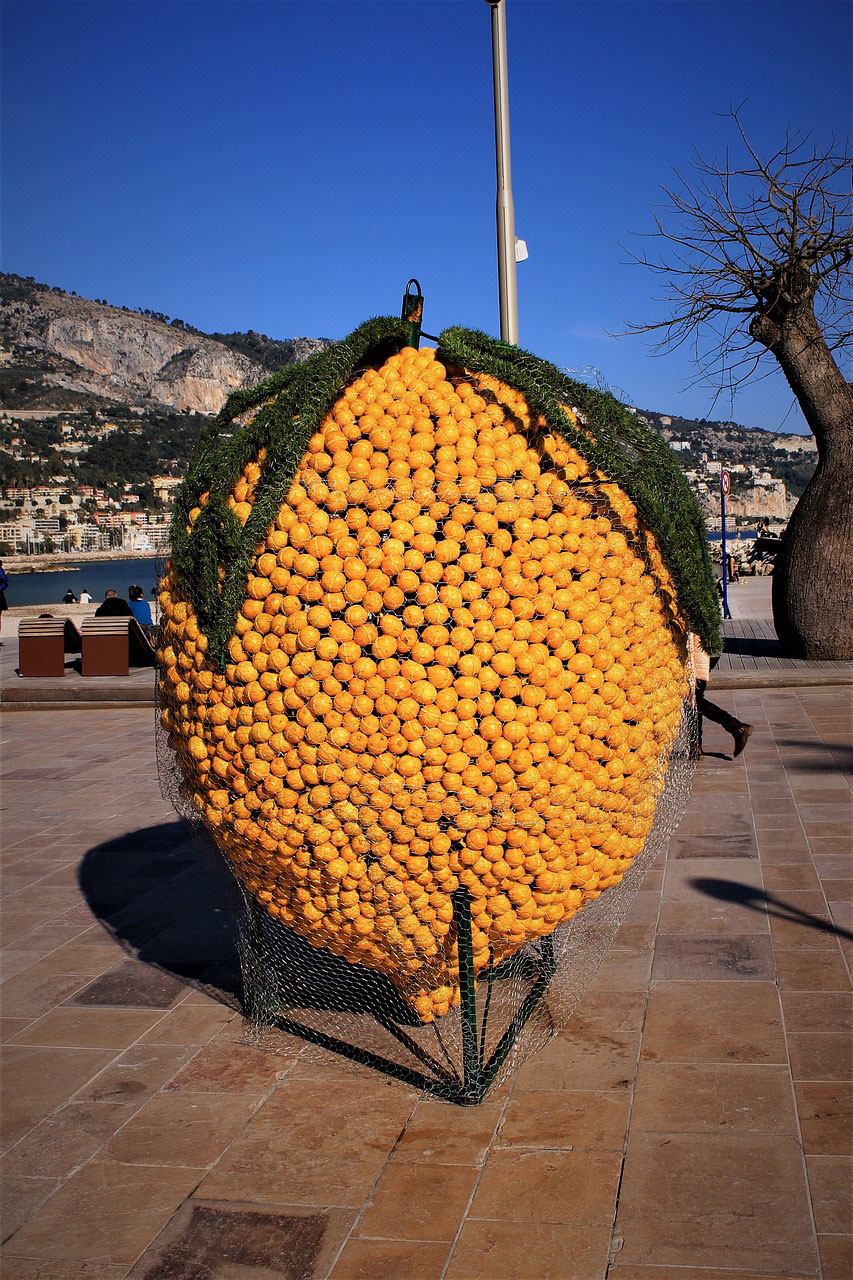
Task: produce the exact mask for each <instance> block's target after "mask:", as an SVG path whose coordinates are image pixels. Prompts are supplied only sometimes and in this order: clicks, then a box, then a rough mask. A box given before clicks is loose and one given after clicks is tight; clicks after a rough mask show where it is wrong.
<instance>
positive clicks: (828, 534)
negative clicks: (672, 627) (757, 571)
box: [750, 299, 853, 659]
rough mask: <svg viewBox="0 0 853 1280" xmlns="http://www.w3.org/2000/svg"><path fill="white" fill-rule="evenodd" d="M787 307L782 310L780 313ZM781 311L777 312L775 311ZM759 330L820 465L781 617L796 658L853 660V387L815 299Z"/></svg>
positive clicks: (791, 559) (796, 519) (777, 584)
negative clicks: (831, 345) (822, 325)
mask: <svg viewBox="0 0 853 1280" xmlns="http://www.w3.org/2000/svg"><path fill="white" fill-rule="evenodd" d="M780 311H781V314H780ZM774 313H775V314H774ZM750 332H751V333H752V336H753V337H754V338H755V339H756V340H757V341H759V342H762V343H763V344H764V346H766V347H768V349H769V350H770V351H772V353H773V355H775V357H776V359H777V360H778V361H779V364H780V366H781V368H782V371H783V373H784V374H785V377H786V378H787V380H788V383H789V384H790V386H791V389H792V391H793V392H794V394H795V396H796V397H797V400H798V401H799V403H800V406H801V408H802V410H803V414H804V416H805V419H806V422H807V423H808V424H809V426H810V428H811V430H812V431H813V432H814V436H815V440H816V442H817V449H818V465H817V470H816V471H815V473H814V475H813V476H812V479H811V481H810V482H809V484H808V487H807V488H806V491H805V493H804V494H803V496H802V497H801V498H800V501H799V502H798V504H797V507H796V509H795V511H794V514H793V515H792V516H791V519H790V521H789V522H788V528H787V529H786V531H785V534H784V537H783V539H782V546H781V548H780V551H779V554H778V555H777V557H776V566H775V568H774V571H773V622H774V626H775V628H776V634H777V635H778V637H779V640H780V643H781V645H782V649H783V652H784V653H785V654H786V656H788V657H792V658H814V659H827V658H830V659H831V658H847V659H850V658H853V387H851V386H850V384H849V383H847V382H845V380H844V378H843V376H842V374H841V371H840V369H839V368H838V365H837V364H836V363H835V360H834V359H833V356H832V353H831V352H830V350H829V348H828V347H827V345H826V342H825V341H824V339H823V335H822V334H821V332H820V329H819V327H818V324H817V321H816V319H815V315H814V309H813V306H812V303H811V300H810V299H809V301H808V302H807V303H805V304H801V305H800V306H799V307H797V308H796V309H791V310H790V311H788V312H787V313H785V311H784V310H782V309H781V308H779V307H778V306H777V307H774V308H773V310H772V311H770V312H768V313H766V314H763V315H758V316H756V317H755V318H754V319H753V321H752V325H751V326H750Z"/></svg>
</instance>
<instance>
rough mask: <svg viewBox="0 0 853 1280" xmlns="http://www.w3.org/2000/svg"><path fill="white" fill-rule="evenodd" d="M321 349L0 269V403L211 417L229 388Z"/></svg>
mask: <svg viewBox="0 0 853 1280" xmlns="http://www.w3.org/2000/svg"><path fill="white" fill-rule="evenodd" d="M326 345H328V344H327V343H326V342H325V341H324V340H323V339H317V338H290V339H287V340H286V341H281V342H278V341H275V340H273V339H272V338H268V337H266V336H265V335H264V334H258V333H253V332H252V331H250V332H249V333H214V334H206V333H202V331H201V330H200V329H196V328H194V327H193V326H191V325H187V324H186V323H185V322H184V321H182V320H170V319H169V317H168V316H164V315H162V314H160V313H156V312H143V313H140V312H138V311H130V310H128V309H126V308H124V307H113V306H110V305H109V304H108V303H106V302H97V301H95V302H93V301H90V300H89V299H88V298H78V297H77V296H76V294H68V293H65V292H63V290H61V289H56V288H51V287H50V286H48V285H44V284H38V283H37V282H36V281H35V280H33V279H32V278H30V277H28V278H26V279H24V278H22V277H21V276H14V275H0V346H2V348H3V350H4V364H3V366H2V369H1V370H0V409H3V408H6V409H10V410H12V409H50V408H55V409H73V408H82V407H94V404H93V399H94V400H95V401H101V402H103V401H106V402H108V403H110V404H113V405H124V406H126V407H128V408H130V407H135V408H142V409H157V408H163V409H171V410H177V411H178V412H189V413H205V414H207V413H215V412H217V410H219V409H220V408H221V407H222V405H223V404H224V402H225V399H226V397H227V396H228V394H229V392H231V391H234V390H236V389H237V388H239V387H246V386H251V385H252V384H254V383H256V382H259V381H260V380H261V379H262V378H264V377H266V376H267V375H268V374H269V373H270V372H272V371H273V370H274V369H278V368H281V367H282V366H283V365H288V364H293V363H294V362H295V361H297V360H302V359H304V358H305V356H307V355H310V354H311V352H312V351H316V350H318V349H320V348H322V347H324V346H326Z"/></svg>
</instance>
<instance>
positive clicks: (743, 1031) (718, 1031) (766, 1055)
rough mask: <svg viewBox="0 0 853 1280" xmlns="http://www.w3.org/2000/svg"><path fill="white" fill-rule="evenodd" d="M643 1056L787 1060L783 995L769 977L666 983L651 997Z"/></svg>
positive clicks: (674, 1059) (648, 1058) (691, 1059)
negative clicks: (763, 979) (782, 1006)
mask: <svg viewBox="0 0 853 1280" xmlns="http://www.w3.org/2000/svg"><path fill="white" fill-rule="evenodd" d="M642 1057H643V1059H644V1061H650V1062H655V1061H670V1062H753V1063H779V1064H784V1063H785V1062H786V1061H787V1055H786V1050H785V1037H784V1032H783V1027H782V1016H781V1010H780V1008H779V998H778V994H777V991H776V987H775V985H773V984H772V983H769V982H715V983H706V982H666V983H660V984H659V985H658V986H656V987H655V988H654V989H653V990H652V993H651V996H650V997H649V1009H648V1014H647V1017H646V1026H645V1033H644V1036H643V1050H642Z"/></svg>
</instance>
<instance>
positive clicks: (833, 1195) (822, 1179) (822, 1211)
mask: <svg viewBox="0 0 853 1280" xmlns="http://www.w3.org/2000/svg"><path fill="white" fill-rule="evenodd" d="M806 1170H807V1172H808V1178H809V1188H810V1190H811V1197H812V1208H813V1210H814V1216H815V1225H816V1226H817V1229H818V1231H819V1232H821V1233H824V1234H832V1235H844V1234H848V1233H849V1232H850V1230H851V1228H853V1156H808V1157H807V1159H806Z"/></svg>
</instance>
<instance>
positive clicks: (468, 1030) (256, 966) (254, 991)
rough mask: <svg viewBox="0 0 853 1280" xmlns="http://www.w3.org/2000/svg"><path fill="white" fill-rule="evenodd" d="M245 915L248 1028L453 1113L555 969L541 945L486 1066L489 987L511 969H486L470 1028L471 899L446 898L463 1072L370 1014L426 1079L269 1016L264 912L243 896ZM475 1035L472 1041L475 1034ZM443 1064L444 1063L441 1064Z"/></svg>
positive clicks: (501, 1055)
mask: <svg viewBox="0 0 853 1280" xmlns="http://www.w3.org/2000/svg"><path fill="white" fill-rule="evenodd" d="M243 897H244V901H245V904H246V913H247V923H248V930H247V939H246V943H247V946H248V951H249V954H248V955H247V956H243V957H242V962H243V977H244V985H245V993H244V1004H245V1013H246V1016H247V1017H248V1018H250V1019H251V1020H253V1021H256V1022H259V1023H262V1024H264V1025H266V1026H273V1027H277V1028H278V1029H279V1030H281V1031H285V1032H287V1033H288V1035H292V1036H298V1037H300V1038H301V1039H303V1040H308V1041H310V1042H311V1043H312V1044H318V1045H320V1046H321V1047H322V1048H324V1049H329V1050H330V1051H331V1052H332V1053H339V1054H341V1055H342V1056H343V1057H345V1058H351V1059H352V1060H353V1061H355V1062H359V1063H361V1064H362V1066H366V1067H372V1068H373V1069H374V1070H375V1071H382V1072H384V1073H385V1074H386V1075H389V1076H393V1077H395V1078H396V1079H397V1080H402V1081H404V1082H405V1083H406V1084H410V1085H413V1086H414V1087H415V1088H416V1089H423V1090H425V1091H426V1092H428V1093H432V1094H434V1095H435V1096H436V1097H439V1098H443V1099H444V1100H445V1101H447V1102H454V1103H456V1104H457V1105H458V1106H463V1107H464V1106H476V1104H477V1103H479V1102H482V1101H483V1099H484V1098H485V1096H486V1093H487V1092H488V1090H489V1088H490V1087H491V1085H492V1084H493V1083H494V1080H495V1077H496V1076H497V1074H498V1072H499V1071H500V1069H501V1067H502V1066H503V1064H504V1062H505V1061H506V1059H507V1057H508V1055H509V1053H510V1051H511V1049H512V1047H513V1045H514V1044H515V1043H516V1041H517V1040H518V1037H519V1035H520V1034H521V1032H522V1031H523V1029H524V1027H525V1026H526V1025H527V1023H528V1022H529V1020H530V1018H531V1016H532V1015H533V1013H534V1012H535V1010H536V1008H537V1006H538V1005H539V1004H540V1003H541V1001H542V998H543V997H544V995H545V992H546V990H547V988H548V985H549V983H550V981H551V978H552V977H553V975H554V971H555V969H556V962H555V959H554V941H553V938H552V937H547V938H544V939H543V940H542V952H541V959H540V961H539V964H538V975H537V977H536V981H535V982H534V985H533V987H532V988H531V990H530V991H529V992H528V994H527V995H526V996H525V998H524V1000H523V1001H522V1002H521V1004H520V1005H519V1007H518V1009H517V1010H516V1011H515V1013H514V1014H513V1016H512V1018H511V1020H510V1023H509V1025H508V1026H507V1028H506V1030H505V1031H504V1033H503V1035H502V1036H501V1038H500V1040H499V1041H498V1043H497V1045H496V1046H495V1048H494V1051H493V1052H492V1054H491V1056H490V1057H489V1058H488V1060H486V1052H485V1050H486V1031H487V1025H488V1018H489V1010H490V1007H491V1002H492V987H493V984H494V982H495V979H498V980H500V978H501V977H502V976H505V975H506V971H507V970H508V969H509V967H510V966H511V965H512V958H510V960H508V961H504V962H503V963H502V964H499V965H495V964H491V965H490V966H489V968H488V969H487V970H485V971H484V972H483V973H482V974H481V975H480V981H481V982H483V981H485V982H486V983H487V992H486V1002H485V1007H484V1009H483V1018H482V1022H481V1024H480V1026H479V1028H478V1025H477V997H476V990H475V981H474V948H473V945H472V941H471V896H470V894H469V892H468V890H467V889H465V888H464V887H460V888H459V889H457V890H456V892H455V893H454V895H453V919H454V924H455V927H456V937H457V944H458V952H459V989H460V996H461V1007H460V1013H461V1018H462V1073H461V1075H460V1074H459V1072H458V1071H457V1070H456V1068H455V1067H453V1065H452V1064H450V1066H449V1067H448V1066H446V1065H445V1064H443V1063H442V1062H439V1061H438V1060H437V1059H436V1058H434V1057H433V1055H432V1054H431V1053H429V1052H428V1051H427V1050H426V1049H424V1048H423V1046H422V1045H420V1044H418V1043H417V1042H416V1041H415V1040H414V1039H413V1038H412V1037H411V1036H410V1035H408V1034H407V1033H406V1031H404V1030H403V1028H402V1027H400V1026H398V1025H397V1023H396V1022H394V1020H393V1019H391V1018H384V1017H383V1016H382V1014H381V1013H374V1015H373V1016H374V1017H375V1019H376V1021H377V1022H378V1023H379V1024H380V1026H382V1027H384V1028H385V1030H386V1031H388V1032H389V1033H390V1034H391V1035H392V1036H394V1038H395V1039H396V1040H398V1041H399V1042H400V1044H402V1045H403V1046H404V1048H405V1049H407V1050H408V1052H409V1053H411V1054H412V1055H413V1056H414V1057H416V1058H417V1059H418V1060H419V1061H420V1062H422V1063H423V1064H424V1066H425V1067H426V1068H428V1069H429V1071H430V1072H431V1073H432V1074H431V1075H429V1074H426V1073H425V1072H421V1071H416V1070H414V1069H413V1068H411V1067H406V1066H404V1065H403V1064H402V1063H399V1062H394V1061H392V1060H391V1059H389V1058H384V1057H382V1055H381V1054H377V1053H372V1052H371V1051H370V1050H369V1049H360V1048H359V1047H358V1046H357V1045H353V1044H349V1043H348V1042H347V1041H346V1040H339V1039H337V1037H335V1036H330V1035H326V1033H325V1032H323V1031H317V1030H315V1028H314V1027H310V1026H306V1025H305V1024H304V1023H301V1022H298V1021H296V1019H294V1018H288V1017H285V1016H284V1015H282V1014H281V1013H278V1012H276V1011H275V1010H274V1009H271V1008H270V1007H269V1006H268V1004H267V1001H266V999H265V996H264V988H263V982H262V979H261V966H262V963H263V960H262V948H261V937H262V929H263V922H264V919H265V918H266V912H265V910H264V908H263V907H262V906H261V904H260V903H259V902H257V901H256V899H254V898H253V897H251V896H250V895H248V894H245V893H244V895H243ZM478 1033H479V1034H478ZM448 1061H449V1059H448Z"/></svg>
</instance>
